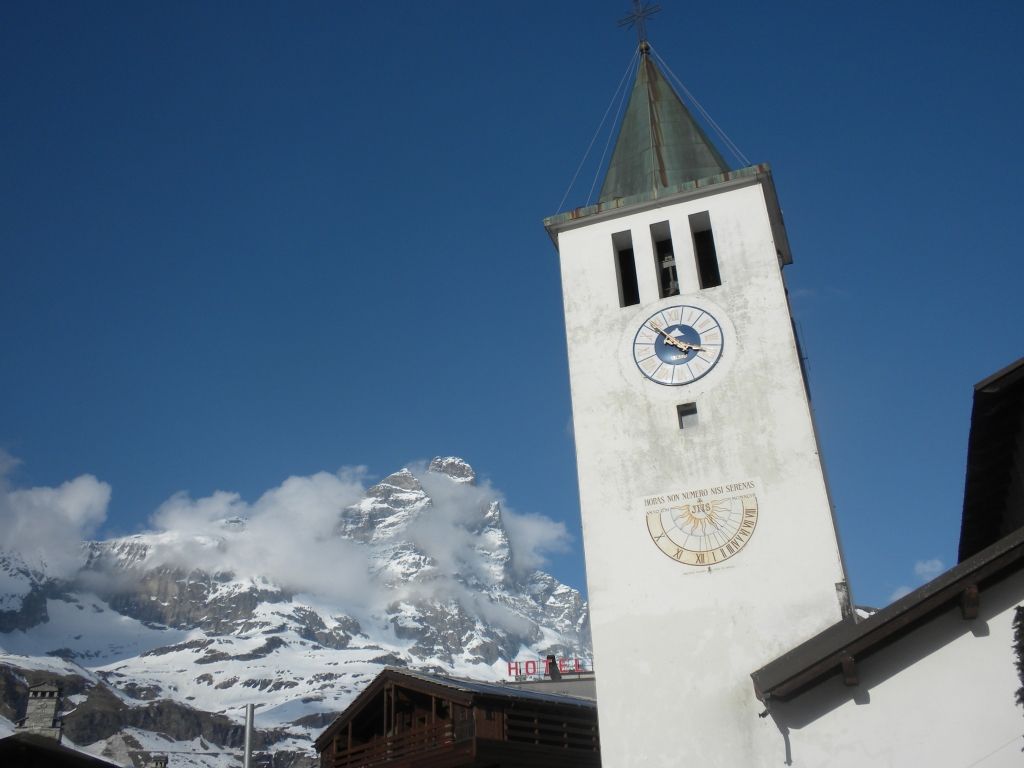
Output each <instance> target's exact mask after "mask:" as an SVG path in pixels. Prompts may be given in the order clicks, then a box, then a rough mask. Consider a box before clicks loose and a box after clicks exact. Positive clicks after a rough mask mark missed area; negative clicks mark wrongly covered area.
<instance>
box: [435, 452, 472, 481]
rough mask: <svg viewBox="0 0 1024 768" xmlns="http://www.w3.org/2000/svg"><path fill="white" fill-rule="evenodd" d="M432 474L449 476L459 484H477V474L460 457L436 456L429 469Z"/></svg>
mask: <svg viewBox="0 0 1024 768" xmlns="http://www.w3.org/2000/svg"><path fill="white" fill-rule="evenodd" d="M427 469H428V470H429V471H430V472H437V473H438V474H441V475H447V476H448V477H450V478H451V479H452V480H454V481H456V482H458V483H468V484H470V485H475V484H476V472H474V471H473V468H472V467H471V466H469V464H467V463H466V462H465V461H463V460H462V459H460V458H459V457H458V456H435V457H434V458H433V459H431V460H430V466H429V467H428V468H427Z"/></svg>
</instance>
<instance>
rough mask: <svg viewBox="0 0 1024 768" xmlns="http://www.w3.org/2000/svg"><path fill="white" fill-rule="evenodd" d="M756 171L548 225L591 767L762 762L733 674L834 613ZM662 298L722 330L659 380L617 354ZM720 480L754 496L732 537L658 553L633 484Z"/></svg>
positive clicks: (700, 487)
mask: <svg viewBox="0 0 1024 768" xmlns="http://www.w3.org/2000/svg"><path fill="white" fill-rule="evenodd" d="M770 184H771V180H770V177H769V176H767V175H766V174H765V173H760V174H757V175H753V174H752V175H751V176H750V177H748V178H747V179H745V180H741V181H740V182H739V183H737V182H724V183H721V184H718V185H715V186H712V187H710V188H706V189H703V190H699V191H696V192H693V193H681V194H677V195H674V196H672V197H669V198H665V199H663V200H660V201H655V202H652V203H647V204H643V205H634V206H630V207H627V208H624V209H621V210H618V211H611V212H605V213H596V214H591V215H590V216H587V217H584V218H582V219H577V220H569V221H563V222H562V223H555V224H549V229H550V230H551V231H552V232H554V233H557V244H558V250H559V255H560V260H561V274H562V287H563V296H564V303H565V322H566V333H567V340H568V351H569V368H570V377H571V388H572V404H573V422H574V427H575V438H576V450H577V464H578V472H579V486H580V501H581V507H582V516H583V533H584V546H585V552H586V561H587V580H588V587H589V595H590V600H591V610H592V627H593V640H594V654H595V665H596V669H597V672H598V675H597V693H598V711H599V718H600V728H601V749H602V763H603V765H604V766H605V768H622V767H624V766H645V767H646V768H657V767H658V766H679V765H687V764H692V765H702V766H728V767H729V768H735V767H736V766H757V765H767V764H771V765H775V764H777V762H778V760H777V742H778V739H779V734H778V731H777V730H776V729H775V728H774V726H773V725H772V722H771V720H770V719H760V718H758V713H759V712H760V711H761V710H762V709H763V706H761V705H760V703H759V702H758V701H757V700H756V698H755V696H754V692H753V687H752V685H751V680H750V677H749V675H750V673H751V672H752V671H753V670H755V669H757V668H758V667H760V666H761V665H763V664H765V663H767V662H768V661H770V660H772V659H773V658H775V657H777V656H778V655H780V654H781V653H783V652H785V651H787V650H789V649H790V648H791V647H793V646H794V645H795V644H796V643H798V642H800V641H802V640H805V639H807V638H808V637H810V636H812V635H813V634H815V633H817V632H819V631H820V630H822V629H824V628H826V627H827V626H829V625H831V624H833V623H834V622H836V621H837V620H839V619H840V617H841V609H840V600H839V599H838V598H837V590H836V584H837V583H839V582H844V581H845V576H844V572H843V566H842V562H841V556H840V551H839V546H838V542H837V538H836V534H835V528H834V523H833V517H832V510H831V504H830V501H829V496H828V492H827V488H826V484H825V479H824V474H823V470H822V465H821V461H820V459H819V455H818V446H817V441H816V438H815V433H814V426H813V423H812V418H811V412H810V407H809V403H808V400H807V395H806V391H805V386H804V380H803V376H802V373H801V366H800V361H799V359H798V351H797V346H796V342H795V338H794V334H793V328H792V321H791V318H790V313H789V306H788V302H787V298H786V292H785V287H784V284H783V281H782V274H781V269H780V259H779V256H778V254H777V248H776V243H775V241H774V239H773V226H772V224H773V220H774V222H775V224H776V228H775V230H774V231H775V232H781V220H780V218H779V214H778V211H777V210H774V209H773V208H774V202H771V203H769V202H768V201H774V193H772V194H770V195H766V193H765V189H764V187H763V185H770ZM705 211H706V212H707V213H708V215H709V217H710V221H711V227H712V231H713V234H714V240H715V245H716V247H717V255H718V263H719V267H720V271H721V279H722V284H721V285H720V286H717V287H713V288H706V289H703V290H701V289H699V288H698V285H697V269H696V267H695V266H694V264H695V262H694V254H693V243H692V239H691V234H690V224H689V218H688V217H689V216H690V215H691V214H695V213H701V212H705ZM665 221H668V222H669V225H670V227H671V232H672V241H673V246H674V251H675V257H676V262H677V264H678V265H679V275H680V282H681V295H679V296H673V297H669V298H665V299H662V298H659V297H658V283H657V273H656V267H655V260H654V252H653V245H652V238H651V229H650V227H651V225H652V224H657V223H659V222H665ZM625 230H629V231H630V232H631V234H632V243H633V249H634V256H635V261H636V267H637V282H638V285H639V293H640V303H639V304H638V305H635V306H630V307H620V306H619V288H618V284H617V276H616V267H615V252H614V248H613V244H612V236H613V234H615V233H619V232H623V231H625ZM780 247H784V246H783V245H781V244H780ZM680 304H683V305H693V306H697V307H700V308H702V309H705V310H707V311H709V312H710V313H711V314H713V315H714V316H715V318H716V319H717V320H718V321H719V322H720V324H721V326H722V330H723V335H724V337H725V343H724V347H723V352H722V355H721V358H720V361H719V362H718V364H717V365H716V366H715V367H714V368H713V369H712V370H711V371H710V372H709V373H708V374H707V375H706V376H704V377H703V378H700V379H698V380H697V381H694V382H692V383H690V384H686V385H683V386H664V385H661V384H658V383H655V382H654V381H651V380H649V379H648V378H646V377H645V376H644V375H643V374H642V373H641V372H640V370H639V369H638V368H637V365H636V363H635V362H634V359H633V340H634V336H635V334H636V333H637V330H638V328H639V327H640V325H641V323H642V322H643V321H644V320H645V319H646V318H648V317H649V316H650V315H651V314H652V313H653V312H655V311H656V310H658V309H661V308H665V307H669V306H674V305H680ZM682 403H695V404H696V406H697V423H696V424H695V425H692V424H688V425H687V426H686V427H685V428H683V429H680V426H679V423H678V419H677V412H676V406H677V405H678V404H682ZM748 483H752V484H753V485H752V486H750V485H746V484H748ZM736 484H743V485H742V487H743V488H745V489H746V490H745V491H744V492H745V493H747V494H750V493H753V494H755V495H756V501H757V509H758V517H757V524H756V528H755V530H754V532H753V534H752V535H751V536H750V537H749V539H748V540H747V542H746V545H745V546H744V547H743V549H741V550H740V551H739V552H738V553H737V554H735V555H734V556H732V557H729V558H728V559H726V560H724V562H720V563H714V564H713V565H710V567H701V566H695V565H687V564H685V563H680V562H676V561H675V560H673V559H672V557H670V556H668V555H667V554H666V553H665V552H663V551H661V550H659V548H658V546H656V545H655V543H654V540H653V539H652V534H651V533H649V531H648V528H647V524H646V512H645V505H644V499H645V498H646V499H650V498H652V497H662V498H666V497H667V495H668V494H673V493H683V492H694V493H695V494H696V495H698V496H699V495H701V493H702V492H707V493H708V494H710V495H714V491H713V489H715V488H722V489H723V493H725V492H726V489H727V488H728V486H730V485H736ZM751 489H753V490H751ZM727 495H728V494H727ZM734 495H735V494H734ZM654 503H657V499H655V500H654Z"/></svg>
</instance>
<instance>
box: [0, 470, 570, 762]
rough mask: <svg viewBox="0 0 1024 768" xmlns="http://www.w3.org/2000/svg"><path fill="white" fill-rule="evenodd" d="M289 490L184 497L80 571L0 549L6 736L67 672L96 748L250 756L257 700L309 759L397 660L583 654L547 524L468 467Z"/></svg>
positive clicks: (270, 722) (0, 717)
mask: <svg viewBox="0 0 1024 768" xmlns="http://www.w3.org/2000/svg"><path fill="white" fill-rule="evenodd" d="M290 483H291V481H289V482H286V483H285V484H284V485H282V486H281V487H280V488H278V489H275V491H274V492H273V498H272V499H270V500H266V499H261V500H260V502H258V503H257V504H255V505H253V506H252V507H247V506H245V505H242V504H240V502H238V500H237V499H236V498H233V497H229V498H220V497H218V496H216V495H215V496H214V497H211V499H206V500H200V501H198V502H193V501H191V500H188V499H184V498H181V497H176V498H174V499H172V500H171V501H169V502H168V504H167V505H165V508H163V509H162V510H161V511H160V515H161V517H160V519H161V520H162V521H163V523H164V525H162V526H160V529H159V530H156V531H155V532H151V533H143V534H138V535H134V536H128V537H124V538H117V539H110V540H107V541H96V542H88V543H86V544H85V545H84V546H85V552H84V555H83V559H82V560H83V562H82V565H83V567H81V568H80V569H79V570H78V571H77V572H76V573H75V575H74V576H72V577H68V576H67V575H66V572H65V573H64V574H63V575H62V576H60V577H55V576H54V575H52V574H51V573H49V572H48V566H47V563H46V561H45V558H38V557H36V558H31V561H30V558H27V557H24V556H23V555H22V554H20V553H19V552H15V551H0V736H2V735H4V734H5V732H7V731H10V730H11V728H12V725H11V722H10V721H11V720H13V718H14V717H15V716H17V715H18V714H20V712H21V711H22V708H23V706H24V697H25V689H26V684H27V683H36V682H41V681H43V680H54V679H58V680H60V681H61V682H62V685H63V687H64V689H65V695H66V696H67V697H68V698H67V704H66V706H65V710H66V711H67V712H68V714H67V716H66V717H65V734H66V738H67V740H69V741H70V742H73V743H75V744H79V745H89V747H88V748H89V749H90V750H92V751H96V752H103V753H105V754H107V755H111V756H114V757H115V758H118V759H120V760H122V761H125V762H127V761H128V760H130V759H134V760H135V761H136V763H139V762H141V760H142V759H143V757H144V755H145V754H146V752H147V751H158V752H168V753H170V757H171V765H172V766H183V765H197V766H199V765H202V766H214V765H218V766H219V765H222V766H233V765H238V764H240V763H239V758H238V754H239V753H238V751H237V747H238V746H239V745H240V744H241V742H242V722H243V720H244V707H245V705H246V704H248V703H254V704H256V705H257V709H256V726H257V729H258V731H259V738H258V743H257V747H258V748H259V749H260V750H262V751H263V752H265V753H266V754H267V756H268V757H267V758H266V759H269V760H272V763H273V765H278V766H287V765H311V764H312V758H313V755H314V752H313V750H312V745H311V740H312V739H313V738H315V737H316V735H317V734H318V733H319V732H320V730H321V729H322V728H323V726H324V725H325V724H326V723H327V722H329V721H330V719H332V718H333V716H334V715H335V714H337V713H338V712H340V711H341V710H342V709H344V707H345V706H346V705H347V704H348V702H349V701H351V699H352V698H353V697H354V696H355V695H356V693H357V692H358V691H359V690H360V689H361V686H362V685H363V684H364V683H365V682H367V681H368V680H369V679H371V678H372V677H373V676H374V675H375V674H376V673H377V672H378V671H379V669H380V668H381V667H382V666H383V665H386V664H391V665H407V666H410V667H415V668H417V669H427V670H437V671H445V672H453V673H455V674H461V675H467V676H472V677H477V678H483V679H500V678H502V677H505V676H506V673H507V667H506V665H505V660H510V659H515V658H517V657H520V658H521V657H529V658H538V657H543V656H545V655H547V654H548V653H555V654H558V655H567V656H580V655H583V656H589V653H590V652H589V627H588V612H587V606H586V604H585V602H584V601H583V600H582V597H581V595H580V593H579V592H578V591H576V590H575V589H573V588H571V587H568V586H566V585H564V584H561V583H559V582H558V581H557V580H556V579H554V578H553V577H551V576H550V575H548V574H546V573H544V572H543V571H541V570H538V569H537V567H536V565H537V559H536V556H535V554H534V553H535V549H536V547H535V546H533V544H535V543H536V542H531V537H532V538H533V539H535V538H536V537H538V536H544V535H545V534H547V533H550V530H551V528H550V526H551V521H547V527H545V525H544V524H540V525H538V524H536V523H537V520H536V519H531V518H530V517H529V516H510V515H509V514H507V513H503V510H502V508H501V505H500V503H499V501H498V500H497V498H496V496H495V494H494V493H493V492H492V491H490V489H489V488H487V487H486V486H485V487H481V486H479V485H478V484H477V483H476V478H475V475H474V472H473V470H472V468H471V467H470V466H469V465H468V464H466V463H465V462H464V461H462V460H461V459H457V458H451V457H449V458H438V459H434V460H433V461H432V462H431V463H430V465H429V466H428V467H424V468H421V469H419V470H415V471H410V470H408V469H403V470H401V471H399V472H396V473H394V474H392V475H390V476H388V477H386V478H384V479H383V480H382V481H381V482H379V483H377V484H375V485H373V486H372V487H370V488H368V489H366V490H365V492H363V493H362V495H361V497H359V498H357V499H356V500H355V501H354V503H351V501H349V503H344V502H345V499H344V498H343V496H344V495H343V494H339V493H337V492H336V491H335V488H336V485H337V484H336V483H333V482H332V481H331V479H330V476H326V475H325V476H323V477H321V476H314V477H312V478H304V479H297V480H296V482H295V483H291V484H290ZM270 495H271V494H268V496H270ZM310 505H312V506H315V507H316V508H317V509H318V510H320V513H318V514H317V515H309V514H306V510H307V508H308V507H309V506H310ZM332 505H337V506H332ZM225 510H226V511H227V512H229V513H239V512H240V514H227V515H224V516H218V515H219V514H220V513H221V512H223V511H225ZM197 520H199V521H201V523H202V524H201V525H199V524H196V521H197ZM175 524H180V525H179V526H178V527H176V525H175ZM296 542H299V543H300V544H301V546H298V545H296ZM306 542H308V543H306ZM3 546H4V545H3V542H0V550H2V547H3ZM261 566H263V567H261ZM64 570H65V571H66V569H64ZM200 753H205V754H200Z"/></svg>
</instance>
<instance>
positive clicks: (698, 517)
mask: <svg viewBox="0 0 1024 768" xmlns="http://www.w3.org/2000/svg"><path fill="white" fill-rule="evenodd" d="M756 526H757V496H755V495H754V494H748V495H744V496H733V497H727V498H714V499H706V500H701V501H694V502H688V503H684V504H676V505H673V506H663V507H661V508H660V509H655V510H651V511H650V512H648V513H647V531H648V532H649V533H650V534H651V538H652V539H654V543H655V544H657V545H658V549H660V550H661V551H662V552H664V553H665V554H666V555H668V556H669V557H671V558H672V559H673V560H675V561H676V562H679V563H685V564H686V565H697V566H705V565H715V564H716V563H721V562H722V561H723V560H728V559H729V558H730V557H732V556H733V555H735V554H736V553H737V552H739V551H740V550H741V549H743V547H744V545H745V544H746V543H747V542H748V541H749V540H750V536H751V535H752V534H753V533H754V528H755V527H756Z"/></svg>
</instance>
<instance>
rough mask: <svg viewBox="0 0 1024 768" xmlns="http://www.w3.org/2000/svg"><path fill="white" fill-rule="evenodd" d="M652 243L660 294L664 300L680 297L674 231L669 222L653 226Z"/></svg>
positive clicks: (661, 222)
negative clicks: (673, 242) (670, 297)
mask: <svg viewBox="0 0 1024 768" xmlns="http://www.w3.org/2000/svg"><path fill="white" fill-rule="evenodd" d="M651 243H652V244H653V245H654V267H655V270H656V271H657V273H658V294H659V295H660V296H661V298H663V299H665V298H668V297H669V296H678V295H679V272H678V271H677V270H676V256H675V249H674V248H673V247H672V230H671V229H670V228H669V225H668V222H667V221H660V222H658V223H657V224H651Z"/></svg>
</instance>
